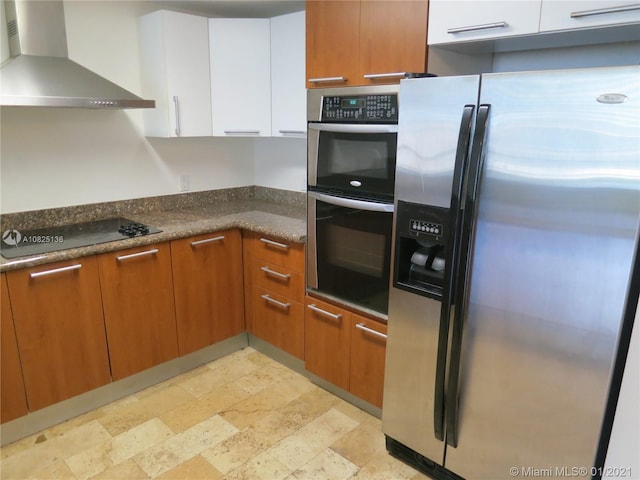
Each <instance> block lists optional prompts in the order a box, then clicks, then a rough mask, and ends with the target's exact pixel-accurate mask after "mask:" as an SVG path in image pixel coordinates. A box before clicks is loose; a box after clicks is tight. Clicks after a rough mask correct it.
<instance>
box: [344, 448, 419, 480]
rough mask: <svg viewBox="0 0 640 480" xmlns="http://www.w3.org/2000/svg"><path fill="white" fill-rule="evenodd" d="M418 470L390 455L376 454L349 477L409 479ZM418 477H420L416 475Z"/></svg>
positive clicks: (362, 478)
mask: <svg viewBox="0 0 640 480" xmlns="http://www.w3.org/2000/svg"><path fill="white" fill-rule="evenodd" d="M417 473H418V472H417V471H416V470H414V469H413V468H411V467H409V466H408V465H406V464H404V463H402V462H400V461H399V460H396V459H395V458H393V457H392V456H391V455H388V454H384V455H378V456H376V457H375V458H374V459H373V460H371V461H370V462H369V463H367V464H366V465H365V466H364V467H362V468H361V469H360V470H358V472H357V473H356V474H355V475H354V476H353V477H351V478H352V480H389V479H391V478H392V479H394V480H411V479H413V478H414V477H415V476H416V474H417ZM418 478H420V477H418Z"/></svg>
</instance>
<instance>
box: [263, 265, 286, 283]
mask: <svg viewBox="0 0 640 480" xmlns="http://www.w3.org/2000/svg"><path fill="white" fill-rule="evenodd" d="M260 270H262V271H263V272H264V273H266V274H267V275H273V276H274V277H278V278H282V279H285V280H289V279H290V278H291V275H289V274H288V273H280V272H276V271H275V270H271V269H270V268H269V267H260Z"/></svg>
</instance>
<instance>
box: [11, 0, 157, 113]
mask: <svg viewBox="0 0 640 480" xmlns="http://www.w3.org/2000/svg"><path fill="white" fill-rule="evenodd" d="M3 3H4V8H5V14H6V20H7V28H8V34H9V50H10V53H11V57H13V58H11V60H9V61H8V63H7V64H6V65H4V66H3V67H2V68H1V69H0V97H1V98H0V105H3V106H39V107H79V108H110V109H114V108H115V109H119V108H154V107H155V101H154V100H143V99H142V98H140V97H138V96H136V95H134V94H133V93H131V92H129V91H127V90H125V89H123V88H121V87H119V86H118V85H116V84H115V83H113V82H110V81H109V80H107V79H105V78H103V77H101V76H99V75H97V74H96V73H94V72H92V71H91V70H88V69H86V68H84V67H82V66H81V65H79V64H77V63H76V62H73V61H72V60H70V59H69V58H68V50H67V33H66V27H65V19H64V5H63V2H62V1H57V0H56V1H53V0H49V1H34V0H8V1H3Z"/></svg>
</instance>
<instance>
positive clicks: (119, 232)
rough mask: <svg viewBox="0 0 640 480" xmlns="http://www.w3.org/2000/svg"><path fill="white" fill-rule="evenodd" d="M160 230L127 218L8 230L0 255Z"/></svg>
mask: <svg viewBox="0 0 640 480" xmlns="http://www.w3.org/2000/svg"><path fill="white" fill-rule="evenodd" d="M161 231H162V230H160V229H158V228H154V227H150V226H148V225H144V224H142V223H138V222H134V221H132V220H129V219H127V218H108V219H106V220H97V221H95V222H85V223H76V224H73V225H62V226H59V227H49V228H40V229H37V230H30V231H26V232H22V231H18V230H7V231H5V232H3V233H2V241H1V242H0V254H1V255H2V256H3V257H5V258H16V257H26V256H29V255H38V254H41V253H49V252H56V251H59V250H67V249H69V248H78V247H87V246H90V245H97V244H99V243H107V242H113V241H116V240H123V239H125V238H132V237H139V236H142V235H149V234H152V233H160V232H161Z"/></svg>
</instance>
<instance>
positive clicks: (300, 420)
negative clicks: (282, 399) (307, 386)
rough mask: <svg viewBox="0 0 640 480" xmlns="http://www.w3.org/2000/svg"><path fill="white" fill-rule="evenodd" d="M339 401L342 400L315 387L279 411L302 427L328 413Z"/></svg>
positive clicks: (281, 407)
mask: <svg viewBox="0 0 640 480" xmlns="http://www.w3.org/2000/svg"><path fill="white" fill-rule="evenodd" d="M339 401H340V399H339V398H338V397H336V396H335V395H332V394H330V393H329V392H327V391H325V390H323V389H321V388H319V387H314V388H313V389H312V390H310V391H309V392H307V393H305V394H303V395H301V396H300V397H299V398H297V399H295V400H294V401H292V402H290V403H288V404H283V405H282V406H280V407H279V408H278V409H277V410H278V412H280V413H282V414H283V415H284V416H285V417H286V418H287V420H288V421H291V422H293V423H296V424H298V425H299V426H301V427H302V426H303V425H306V424H307V423H309V422H310V421H312V420H314V419H315V418H318V417H319V416H320V415H322V414H323V413H325V412H327V411H328V410H329V409H330V408H332V407H333V406H334V405H336V404H337V403H338V402H339Z"/></svg>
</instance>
